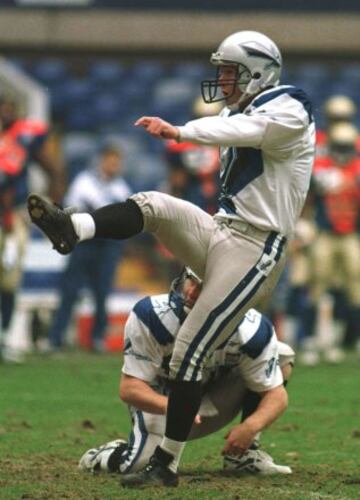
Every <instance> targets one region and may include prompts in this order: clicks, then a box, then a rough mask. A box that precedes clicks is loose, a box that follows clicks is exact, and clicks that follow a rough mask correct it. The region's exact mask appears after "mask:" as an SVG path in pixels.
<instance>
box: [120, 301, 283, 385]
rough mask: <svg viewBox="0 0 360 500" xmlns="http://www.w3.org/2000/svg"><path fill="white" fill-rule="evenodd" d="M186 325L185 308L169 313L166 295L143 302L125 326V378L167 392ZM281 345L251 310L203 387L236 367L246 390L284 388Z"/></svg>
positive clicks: (216, 357) (211, 363) (218, 353)
mask: <svg viewBox="0 0 360 500" xmlns="http://www.w3.org/2000/svg"><path fill="white" fill-rule="evenodd" d="M183 319H184V313H183V310H182V308H181V307H179V308H176V309H173V308H171V307H170V306H169V295H167V294H164V295H156V296H152V297H145V298H144V299H142V300H140V301H139V302H138V303H137V304H136V305H135V307H134V308H133V310H132V312H131V313H130V315H129V318H128V320H127V323H126V325H125V348H124V365H123V373H125V374H126V375H130V376H132V377H136V378H139V379H141V380H144V381H146V382H148V383H149V384H150V385H151V386H152V387H153V388H154V389H157V390H159V391H166V388H167V381H168V364H169V361H170V358H171V354H172V350H173V346H174V340H175V337H176V335H177V332H178V331H179V329H180V326H181V322H182V320H183ZM279 344H280V343H279V342H278V340H277V337H276V334H275V332H274V328H273V326H272V324H271V322H270V321H269V319H268V318H266V316H264V315H262V314H260V313H259V312H258V311H256V310H255V309H250V310H249V311H248V312H247V314H246V315H245V317H244V319H243V320H242V322H241V324H240V325H239V327H238V328H237V329H236V330H235V332H234V333H233V335H232V336H231V337H230V339H229V340H228V341H227V342H226V344H225V345H223V346H220V347H219V348H218V349H216V350H215V352H214V353H213V354H212V355H211V356H210V358H209V359H208V361H207V362H206V364H205V366H204V370H203V378H202V383H203V384H206V383H211V382H212V381H215V380H218V379H219V378H220V377H221V375H222V374H223V373H224V370H225V371H226V370H229V369H231V368H233V367H237V369H238V370H240V376H241V378H242V379H243V381H244V385H245V387H247V388H248V389H250V390H252V391H255V392H263V391H267V390H269V389H272V388H274V387H277V386H279V385H281V384H282V382H283V378H282V373H281V369H280V367H279ZM288 349H289V350H290V351H291V349H290V348H288ZM291 353H292V354H293V352H292V351H291Z"/></svg>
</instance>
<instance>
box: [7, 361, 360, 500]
mask: <svg viewBox="0 0 360 500" xmlns="http://www.w3.org/2000/svg"><path fill="white" fill-rule="evenodd" d="M120 366H121V360H120V358H119V356H116V355H104V356H96V355H91V354H86V353H69V355H67V356H66V357H63V358H50V357H40V356H39V357H38V356H33V357H30V358H29V359H28V361H27V362H26V364H24V365H22V366H12V365H1V364H0V498H1V500H3V499H4V500H7V499H9V500H12V499H32V500H40V499H86V500H95V499H97V500H107V499H109V500H112V499H115V498H126V499H138V498H141V499H144V500H146V499H153V498H154V495H156V499H163V498H166V499H173V500H175V499H176V500H178V499H179V500H180V499H194V498H198V499H212V498H222V499H234V500H235V499H241V500H244V499H245V500H246V499H251V500H252V499H258V498H261V499H272V500H277V499H288V498H289V499H290V498H291V499H347V498H357V499H359V498H360V404H359V403H360V383H359V361H358V360H356V359H350V360H349V361H348V362H347V363H346V364H343V365H339V366H329V365H325V364H323V365H320V366H318V367H316V368H302V367H296V368H295V370H294V374H293V378H292V380H291V383H290V386H289V394H290V406H289V409H288V411H287V413H286V414H285V415H284V416H283V417H282V418H281V420H279V421H278V422H277V423H275V424H274V425H273V427H272V428H271V429H269V430H268V431H267V432H266V433H264V435H263V439H262V443H263V447H264V449H266V450H267V451H268V452H270V453H271V454H272V455H273V457H274V458H275V460H276V461H277V462H278V463H282V464H287V465H290V466H291V467H292V468H293V471H294V473H293V474H292V475H291V476H281V477H279V476H276V477H266V478H254V477H247V478H233V477H230V478H229V477H224V476H223V475H222V474H221V457H220V454H219V452H220V450H221V447H222V444H223V436H224V433H225V432H223V431H221V432H219V433H217V434H214V435H212V436H209V437H208V438H206V439H203V440H201V441H197V442H194V443H190V444H189V445H188V446H187V448H186V450H185V455H184V459H183V462H182V474H181V485H180V487H179V488H177V489H170V490H169V489H160V488H158V489H157V490H156V492H155V491H151V490H146V491H141V492H140V491H133V490H131V491H128V490H125V491H124V490H123V489H121V488H120V486H119V477H118V476H116V475H106V474H102V475H98V476H92V475H89V474H85V473H82V472H79V471H78V470H77V468H76V465H77V461H78V459H79V458H80V456H81V455H82V453H83V452H84V451H85V450H86V449H87V448H89V447H92V446H94V445H98V444H101V443H103V442H106V441H107V440H112V439H114V438H116V437H120V436H123V437H126V435H127V432H128V431H129V420H128V414H127V409H126V407H125V406H124V405H123V404H122V403H120V402H119V400H118V396H117V389H118V379H119V374H120Z"/></svg>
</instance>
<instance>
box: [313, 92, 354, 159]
mask: <svg viewBox="0 0 360 500" xmlns="http://www.w3.org/2000/svg"><path fill="white" fill-rule="evenodd" d="M356 116H357V106H356V104H355V102H354V101H353V99H351V98H350V97H349V96H347V95H340V94H337V95H333V96H331V97H329V99H327V100H326V101H325V103H324V105H323V117H324V122H325V128H324V129H317V130H316V156H317V157H319V156H326V155H327V154H328V147H327V143H328V137H327V135H328V132H329V130H330V129H331V127H332V126H333V125H336V124H337V123H339V122H348V123H352V124H353V123H354V121H355V120H356ZM357 149H358V151H360V138H358V139H357Z"/></svg>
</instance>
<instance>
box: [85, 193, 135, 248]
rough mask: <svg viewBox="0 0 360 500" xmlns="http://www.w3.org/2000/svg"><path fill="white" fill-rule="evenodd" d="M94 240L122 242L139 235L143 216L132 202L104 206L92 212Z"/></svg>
mask: <svg viewBox="0 0 360 500" xmlns="http://www.w3.org/2000/svg"><path fill="white" fill-rule="evenodd" d="M91 216H92V217H93V219H94V221H95V237H96V238H112V239H116V240H124V239H126V238H130V237H131V236H135V235H136V234H139V233H141V231H142V230H143V228H144V217H143V214H142V212H141V210H140V208H139V206H138V205H137V203H136V202H135V201H133V200H130V199H129V200H126V201H125V202H123V203H113V204H111V205H106V206H105V207H101V208H99V209H98V210H95V211H94V212H92V214H91Z"/></svg>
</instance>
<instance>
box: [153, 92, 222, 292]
mask: <svg viewBox="0 0 360 500" xmlns="http://www.w3.org/2000/svg"><path fill="white" fill-rule="evenodd" d="M222 107H223V106H222V105H221V103H218V102H217V103H212V104H206V103H205V102H204V100H203V99H202V97H201V96H199V97H197V98H196V99H195V100H194V101H193V103H192V106H191V117H192V119H194V120H195V119H197V118H204V117H206V116H214V115H218V114H219V113H220V111H221V109H222ZM165 160H166V166H167V178H166V181H165V182H164V183H162V184H161V185H160V186H159V190H160V191H163V192H165V193H169V194H170V195H172V196H176V197H177V198H181V199H183V200H187V201H190V202H191V203H194V204H195V205H197V206H198V207H200V208H202V209H203V210H205V212H207V213H209V214H210V215H214V214H215V213H216V211H217V209H218V198H219V193H220V179H219V168H220V156H219V148H218V147H216V146H211V145H203V144H194V143H191V142H181V143H180V142H177V141H174V140H168V141H166V142H165ZM157 248H158V249H159V252H160V254H161V256H162V258H163V259H165V262H166V265H167V268H168V269H167V278H168V279H169V282H170V281H171V280H172V279H173V278H174V276H176V275H177V274H178V273H179V271H180V269H181V264H180V262H178V261H177V260H175V259H174V257H173V256H172V255H171V254H170V253H169V252H168V251H167V249H166V248H165V247H164V245H162V244H161V243H160V242H157ZM163 265H164V264H163Z"/></svg>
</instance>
